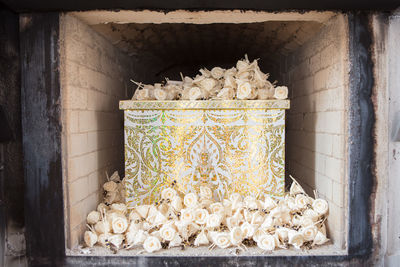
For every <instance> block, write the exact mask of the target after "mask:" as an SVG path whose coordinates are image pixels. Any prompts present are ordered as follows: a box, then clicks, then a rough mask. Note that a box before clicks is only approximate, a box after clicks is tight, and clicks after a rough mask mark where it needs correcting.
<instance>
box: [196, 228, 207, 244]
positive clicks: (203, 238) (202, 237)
mask: <svg viewBox="0 0 400 267" xmlns="http://www.w3.org/2000/svg"><path fill="white" fill-rule="evenodd" d="M209 243H210V241H209V240H208V238H207V235H206V233H205V232H204V230H203V231H201V232H200V233H199V234H198V235H197V237H196V239H195V240H194V245H195V246H196V247H198V246H201V245H208V244H209Z"/></svg>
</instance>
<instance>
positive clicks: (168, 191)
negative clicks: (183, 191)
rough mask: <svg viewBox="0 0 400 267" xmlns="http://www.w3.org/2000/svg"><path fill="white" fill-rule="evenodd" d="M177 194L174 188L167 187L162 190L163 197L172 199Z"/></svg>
mask: <svg viewBox="0 0 400 267" xmlns="http://www.w3.org/2000/svg"><path fill="white" fill-rule="evenodd" d="M176 195H177V193H176V191H175V189H173V188H165V189H164V190H163V191H162V192H161V198H162V199H167V200H172V199H173V198H174V197H175V196H176Z"/></svg>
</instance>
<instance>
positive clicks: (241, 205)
mask: <svg viewBox="0 0 400 267" xmlns="http://www.w3.org/2000/svg"><path fill="white" fill-rule="evenodd" d="M242 208H244V203H243V202H242V201H235V202H232V210H233V211H238V210H241V209H242Z"/></svg>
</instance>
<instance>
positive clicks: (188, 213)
mask: <svg viewBox="0 0 400 267" xmlns="http://www.w3.org/2000/svg"><path fill="white" fill-rule="evenodd" d="M193 213H194V212H193V210H192V209H182V210H181V220H182V221H183V222H185V223H186V224H189V223H191V222H193V220H194V214H193Z"/></svg>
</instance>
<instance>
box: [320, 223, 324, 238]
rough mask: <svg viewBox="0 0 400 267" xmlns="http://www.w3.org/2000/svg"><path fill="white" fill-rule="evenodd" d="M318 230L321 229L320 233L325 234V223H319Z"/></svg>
mask: <svg viewBox="0 0 400 267" xmlns="http://www.w3.org/2000/svg"><path fill="white" fill-rule="evenodd" d="M319 231H321V233H323V234H324V235H326V226H325V223H322V224H320V226H319Z"/></svg>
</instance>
